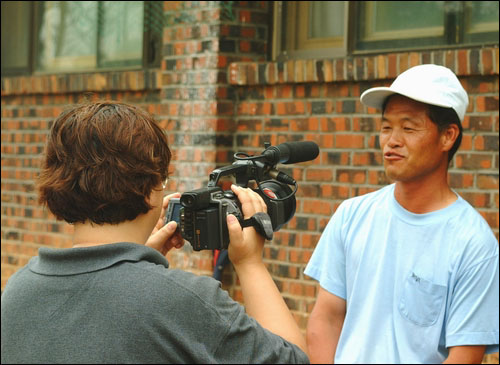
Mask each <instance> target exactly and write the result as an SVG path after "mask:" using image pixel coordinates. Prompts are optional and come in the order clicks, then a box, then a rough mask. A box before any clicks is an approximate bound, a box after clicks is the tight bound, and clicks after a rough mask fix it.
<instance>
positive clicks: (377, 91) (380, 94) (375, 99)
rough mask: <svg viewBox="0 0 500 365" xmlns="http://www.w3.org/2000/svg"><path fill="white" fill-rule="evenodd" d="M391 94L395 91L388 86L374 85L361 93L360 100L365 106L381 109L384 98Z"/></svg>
mask: <svg viewBox="0 0 500 365" xmlns="http://www.w3.org/2000/svg"><path fill="white" fill-rule="evenodd" d="M392 94H396V92H394V91H393V90H391V89H390V88H388V87H374V88H371V89H368V90H366V91H365V92H364V93H363V94H361V97H360V100H361V102H362V103H363V104H364V105H366V106H370V107H372V108H375V109H382V105H383V104H384V101H385V99H386V98H387V97H388V96H389V95H392Z"/></svg>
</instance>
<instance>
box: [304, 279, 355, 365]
mask: <svg viewBox="0 0 500 365" xmlns="http://www.w3.org/2000/svg"><path fill="white" fill-rule="evenodd" d="M345 314H346V301H345V300H344V299H342V298H340V297H337V296H336V295H333V294H331V293H330V292H328V291H326V290H325V289H323V288H321V287H320V288H319V292H318V297H317V299H316V304H315V305H314V308H313V310H312V312H311V315H310V316H309V322H308V324H307V345H308V348H309V356H310V359H311V364H315V363H316V364H327V363H333V359H334V357H335V351H336V349H337V343H338V341H339V338H340V332H341V331H342V326H343V324H344V319H345Z"/></svg>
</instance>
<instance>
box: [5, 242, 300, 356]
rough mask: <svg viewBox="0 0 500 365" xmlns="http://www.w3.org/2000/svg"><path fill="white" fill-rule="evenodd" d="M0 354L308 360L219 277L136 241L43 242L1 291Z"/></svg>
mask: <svg viewBox="0 0 500 365" xmlns="http://www.w3.org/2000/svg"><path fill="white" fill-rule="evenodd" d="M1 327H2V339H1V348H2V350H1V358H2V359H1V360H2V363H307V362H308V358H307V356H306V355H305V354H304V352H302V351H301V350H300V349H299V348H298V347H297V346H295V345H293V344H291V343H289V342H287V341H285V340H284V339H283V338H281V337H280V336H277V335H275V334H273V333H271V332H269V331H267V330H266V329H264V328H262V327H261V326H260V325H259V324H258V323H257V322H256V321H255V320H254V319H253V318H251V317H249V316H248V315H247V314H246V313H245V310H244V308H243V307H242V306H241V305H240V304H239V303H237V302H235V301H234V300H232V299H231V298H230V297H229V295H228V294H227V292H226V291H224V290H222V289H221V288H220V283H219V282H218V281H216V280H214V279H212V278H209V277H204V276H197V275H194V274H191V273H188V272H185V271H182V270H175V269H168V262H167V260H166V259H165V258H164V257H163V256H162V255H161V254H160V253H159V252H157V251H156V250H154V249H151V248H149V247H145V246H143V245H139V244H134V243H115V244H110V245H102V246H95V247H85V248H71V249H57V250H55V249H50V248H41V249H40V250H39V256H37V257H34V258H32V259H31V260H30V262H29V263H28V264H27V265H26V266H25V267H24V268H22V269H20V270H19V271H18V272H16V274H14V275H13V276H12V277H11V278H10V280H9V281H8V283H7V286H6V288H5V291H4V293H3V294H2V317H1Z"/></svg>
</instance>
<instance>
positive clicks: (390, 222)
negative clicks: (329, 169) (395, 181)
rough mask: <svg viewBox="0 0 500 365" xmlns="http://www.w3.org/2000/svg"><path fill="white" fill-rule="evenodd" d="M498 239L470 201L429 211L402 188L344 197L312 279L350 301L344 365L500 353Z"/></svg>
mask: <svg viewBox="0 0 500 365" xmlns="http://www.w3.org/2000/svg"><path fill="white" fill-rule="evenodd" d="M498 265H499V263H498V242H497V240H496V238H495V236H494V235H493V233H492V231H491V229H490V227H489V226H488V224H487V223H486V221H485V220H484V219H483V218H482V217H481V215H480V214H479V213H477V212H476V211H475V210H474V208H473V207H471V206H470V205H469V204H468V203H467V202H466V201H465V200H463V199H462V198H461V197H458V199H457V200H456V201H455V202H454V203H453V204H451V205H450V206H448V207H446V208H444V209H441V210H438V211H435V212H431V213H427V214H414V213H411V212H409V211H407V210H405V209H404V208H403V207H402V206H401V205H399V203H398V202H397V201H396V199H395V198H394V185H389V186H387V187H384V188H382V189H380V190H378V191H376V192H373V193H370V194H366V195H364V196H360V197H356V198H353V199H349V200H346V201H344V202H343V203H342V204H341V205H340V206H339V208H338V209H337V211H336V213H335V214H334V215H333V217H332V219H331V220H330V222H329V223H328V225H327V227H326V228H325V231H324V232H323V234H322V236H321V239H320V241H319V243H318V245H317V247H316V249H315V251H314V253H313V255H312V257H311V260H310V261H309V263H308V265H307V267H306V270H305V274H306V275H308V276H311V277H312V278H314V279H316V280H318V281H319V283H320V285H321V287H322V288H324V289H325V290H327V291H328V292H330V293H332V294H334V295H336V296H338V297H341V298H343V299H345V300H346V303H347V312H346V317H345V321H344V325H343V328H342V333H341V336H340V339H339V343H338V346H337V350H336V354H335V362H337V363H440V362H442V361H443V360H445V359H446V357H447V356H448V349H447V347H450V346H459V345H488V346H487V353H491V352H497V351H498V319H499V318H498V311H499V305H498V297H499V292H498V291H499V289H498V286H499V283H498Z"/></svg>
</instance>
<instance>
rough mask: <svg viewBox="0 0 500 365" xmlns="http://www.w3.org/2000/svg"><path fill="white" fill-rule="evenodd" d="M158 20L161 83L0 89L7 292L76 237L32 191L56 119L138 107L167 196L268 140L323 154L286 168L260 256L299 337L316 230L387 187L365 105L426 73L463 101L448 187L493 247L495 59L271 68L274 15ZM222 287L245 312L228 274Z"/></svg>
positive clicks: (87, 78) (473, 54)
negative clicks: (71, 111)
mask: <svg viewBox="0 0 500 365" xmlns="http://www.w3.org/2000/svg"><path fill="white" fill-rule="evenodd" d="M164 12H165V17H166V24H165V29H164V34H163V36H164V37H163V43H164V46H163V61H162V64H161V68H160V69H159V70H150V71H128V72H120V71H115V72H98V73H87V74H64V75H45V76H24V77H3V78H2V85H1V92H2V146H1V149H2V182H1V184H2V228H1V238H2V288H4V286H5V283H6V281H7V279H8V278H9V276H10V275H11V274H12V273H13V272H15V271H16V270H17V269H19V268H20V267H21V266H23V265H24V264H25V263H26V262H27V260H29V258H30V257H32V256H33V255H36V253H37V250H38V248H39V247H40V246H43V245H48V246H54V247H69V246H70V245H71V236H70V235H71V227H70V226H68V225H66V224H64V223H60V222H56V221H55V220H54V219H53V217H51V216H50V215H49V214H48V213H47V212H45V211H43V210H42V209H41V208H40V207H39V206H38V205H37V204H36V194H35V192H34V185H33V178H34V177H35V175H36V173H37V171H38V166H39V155H40V153H41V151H42V149H43V145H44V141H45V138H46V134H47V131H48V128H49V125H50V122H51V120H53V118H54V117H56V116H57V115H58V114H59V113H60V112H61V110H63V108H64V107H65V106H66V105H67V104H72V103H75V102H77V101H79V100H80V99H82V98H84V97H87V98H89V97H90V98H110V99H116V100H122V101H126V102H131V103H135V104H139V105H142V106H143V107H144V108H145V109H147V110H149V111H150V112H152V113H154V114H155V115H156V116H157V119H158V120H159V121H160V124H161V126H162V127H163V128H164V129H165V130H166V131H167V132H168V135H169V139H170V143H171V146H172V149H173V152H174V161H173V163H172V169H171V175H172V179H171V182H170V186H169V189H170V190H171V191H181V192H183V191H186V190H190V189H193V188H198V187H201V186H205V184H206V182H207V180H208V174H209V173H210V172H211V171H212V170H213V169H214V168H215V167H218V166H222V165H227V164H229V163H231V162H232V161H233V158H232V156H233V154H234V153H235V152H237V151H244V152H247V153H252V154H254V153H259V152H261V151H262V150H263V144H264V142H266V141H268V142H271V143H272V144H273V145H276V144H279V143H282V142H285V141H291V140H312V141H315V142H317V143H318V145H319V146H320V156H319V157H318V158H317V159H316V160H314V161H311V162H306V163H301V164H295V165H287V166H286V168H283V169H282V170H283V171H285V172H287V173H289V174H291V175H293V177H294V178H295V179H296V180H297V181H298V183H299V190H298V193H297V211H296V214H295V216H294V218H293V219H292V220H291V221H290V222H289V223H288V224H287V225H286V226H285V227H284V228H283V229H282V230H281V231H280V232H278V233H276V234H275V239H274V240H273V242H271V243H267V244H266V246H265V260H266V264H267V266H268V267H269V269H270V271H271V273H272V275H273V278H274V279H275V281H276V283H277V285H278V286H279V288H280V290H281V292H282V293H283V295H284V297H285V299H286V301H287V303H288V305H289V307H290V308H291V309H292V311H293V313H294V315H295V318H296V319H297V321H298V323H299V325H300V326H301V328H302V329H305V326H306V322H307V317H308V314H309V313H310V311H311V309H312V306H313V304H314V299H315V296H316V291H317V285H316V284H315V283H314V282H313V281H311V280H310V279H308V278H306V277H305V276H304V275H303V269H304V267H305V265H306V263H307V262H308V260H309V258H310V256H311V254H312V251H313V249H314V247H315V245H316V243H317V241H318V239H319V237H320V235H321V232H322V230H323V229H324V227H325V226H326V223H327V222H328V220H329V218H330V216H331V215H332V213H333V212H334V211H335V209H336V208H337V207H338V205H339V204H340V202H341V201H343V200H344V199H347V198H349V197H353V196H356V195H360V194H364V193H366V192H369V191H373V190H375V189H378V188H380V187H381V186H383V185H385V184H387V183H388V181H387V179H386V177H385V175H384V172H383V168H382V161H381V155H380V153H379V150H378V137H377V131H378V128H379V125H380V115H379V112H377V111H376V110H373V109H371V108H366V107H364V106H363V105H362V104H361V103H360V102H359V96H360V94H361V93H362V92H363V91H364V90H366V89H367V88H370V87H373V86H381V85H388V84H390V83H391V81H392V80H393V79H394V78H395V77H396V76H397V75H398V74H399V73H401V72H402V71H404V70H406V69H407V68H409V67H411V66H413V65H417V64H421V63H429V62H432V63H437V64H442V65H445V66H447V67H449V68H451V69H452V70H454V71H455V72H456V73H457V74H458V76H459V78H460V81H461V82H462V83H463V85H464V87H465V89H466V90H467V91H468V92H469V99H470V105H469V109H468V111H467V116H466V119H465V121H464V128H465V132H464V139H463V143H462V147H461V148H460V150H459V151H458V153H457V154H456V156H455V158H454V160H453V162H452V167H451V169H450V183H451V185H452V186H453V188H454V189H456V190H457V192H458V193H460V194H461V195H462V196H463V197H464V198H465V199H466V200H468V201H469V202H470V203H471V204H472V205H473V206H474V207H476V208H477V209H478V211H479V212H480V213H481V214H482V215H483V216H484V217H485V219H486V220H487V221H488V222H489V224H490V226H491V228H492V229H493V231H494V233H495V234H496V236H497V238H498V232H499V214H498V208H499V194H498V168H499V157H498V156H499V155H498V133H499V119H498V64H499V61H498V56H499V55H498V48H496V47H495V48H467V49H460V50H436V51H432V52H401V53H389V54H384V55H375V56H360V57H348V58H338V59H321V60H296V61H287V62H267V56H266V54H267V49H268V47H269V44H268V38H269V22H270V4H269V3H268V2H265V1H252V2H247V1H239V2H234V3H233V5H232V6H231V7H228V6H227V3H225V2H207V1H199V2H189V1H186V2H182V1H168V2H165V4H164ZM168 259H169V261H170V263H171V265H172V266H173V267H178V268H183V269H186V270H189V271H192V272H195V273H199V274H204V275H210V273H211V271H212V263H211V261H212V254H211V253H210V252H199V253H197V252H193V251H192V250H191V248H190V246H189V245H186V246H185V247H184V248H183V249H182V250H179V251H177V252H173V253H171V254H169V255H168ZM223 286H224V288H226V289H227V290H228V291H229V292H230V294H231V295H232V296H233V298H235V299H237V300H241V291H240V288H239V285H238V282H237V279H236V276H235V274H234V272H233V270H232V268H231V267H230V266H228V267H226V269H225V270H224V276H223Z"/></svg>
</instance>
